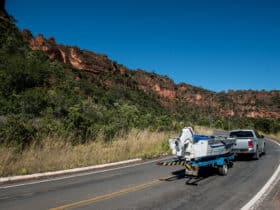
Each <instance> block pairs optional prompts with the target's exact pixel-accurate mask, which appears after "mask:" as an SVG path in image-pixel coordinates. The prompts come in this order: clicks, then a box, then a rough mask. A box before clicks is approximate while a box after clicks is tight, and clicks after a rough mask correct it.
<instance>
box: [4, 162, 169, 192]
mask: <svg viewBox="0 0 280 210" xmlns="http://www.w3.org/2000/svg"><path fill="white" fill-rule="evenodd" d="M170 158H171V157H165V158H159V159H156V160H151V161H145V162H142V163H136V164H132V165H127V166H121V167H117V168H110V169H105V170H100V171H92V172H84V173H82V172H83V171H85V170H83V171H80V172H81V173H82V174H73V175H68V176H67V174H66V176H63V177H57V178H49V179H45V180H38V181H33V182H27V183H22V184H11V185H7V186H2V187H0V189H8V188H14V187H21V186H27V185H33V184H39V183H45V182H52V181H59V180H63V179H70V178H74V177H81V176H88V175H92V174H99V173H104V172H108V171H115V170H120V169H125V168H131V167H136V166H139V165H145V164H149V163H154V162H158V161H160V160H165V159H170ZM141 160H142V159H140V158H138V159H132V160H129V162H126V163H132V162H133V161H134V162H136V161H141ZM121 162H122V163H121ZM123 162H125V161H120V162H115V163H108V164H104V165H106V166H103V165H96V166H89V167H91V169H100V168H103V167H107V166H108V165H109V164H111V165H110V166H114V165H119V164H124V163H123ZM112 164H113V165H112ZM100 166H103V167H100ZM89 167H86V168H89ZM94 167H95V168H94ZM78 169H79V168H78ZM70 170H72V169H70ZM87 170H89V169H87ZM67 171H68V170H67ZM75 172H79V171H75ZM46 173H52V172H46ZM31 175H32V174H31ZM61 175H62V174H61ZM49 176H51V174H50V175H49ZM43 177H45V176H43ZM6 178H8V177H6ZM34 178H38V177H34ZM1 179H4V178H0V183H1Z"/></svg>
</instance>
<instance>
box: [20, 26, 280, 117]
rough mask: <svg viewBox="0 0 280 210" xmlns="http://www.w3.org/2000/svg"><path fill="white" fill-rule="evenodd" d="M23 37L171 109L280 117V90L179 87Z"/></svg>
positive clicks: (151, 75) (53, 57)
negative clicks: (183, 106) (180, 107)
mask: <svg viewBox="0 0 280 210" xmlns="http://www.w3.org/2000/svg"><path fill="white" fill-rule="evenodd" d="M22 37H23V40H24V41H25V42H27V43H28V45H29V47H30V48H31V49H32V50H42V51H44V52H46V54H47V55H48V56H49V59H50V60H51V61H59V62H62V63H64V64H68V65H71V66H72V67H74V68H76V69H80V70H81V71H87V72H91V73H93V74H104V73H106V74H112V76H114V75H115V76H116V77H117V75H118V77H122V78H123V80H125V81H127V82H126V83H125V84H123V85H130V86H131V87H132V86H133V87H132V88H138V89H140V90H143V91H144V92H146V93H149V94H156V95H158V97H159V101H160V102H161V104H162V105H164V106H165V107H167V108H169V109H171V110H173V109H174V106H175V104H177V105H178V104H188V105H189V106H193V107H197V108H199V109H201V110H212V112H214V113H215V114H216V115H218V116H221V117H231V116H239V117H243V116H246V117H251V118H280V91H276V90H275V91H252V90H247V91H233V90H230V91H228V92H220V93H216V92H212V91H209V90H206V89H203V88H199V87H195V86H192V85H188V84H185V83H180V84H175V83H174V82H173V81H172V80H171V79H170V78H168V77H166V76H160V75H157V74H155V73H148V72H146V71H144V70H135V71H131V70H129V69H127V68H126V67H124V66H122V65H119V64H117V63H116V62H114V61H111V60H110V59H109V58H108V57H107V56H106V55H103V54H96V53H94V52H90V51H87V50H81V49H79V48H78V47H72V46H64V45H61V44H57V43H56V41H55V39H54V38H53V37H51V38H48V39H46V38H44V37H43V35H41V34H39V35H37V36H36V37H33V35H32V34H31V32H30V31H28V30H23V31H22ZM103 84H104V85H105V86H107V87H112V86H113V85H114V82H113V81H112V80H110V79H108V80H104V81H103Z"/></svg>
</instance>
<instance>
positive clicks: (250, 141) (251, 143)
mask: <svg viewBox="0 0 280 210" xmlns="http://www.w3.org/2000/svg"><path fill="white" fill-rule="evenodd" d="M248 147H249V148H253V147H254V144H253V141H252V140H249V141H248Z"/></svg>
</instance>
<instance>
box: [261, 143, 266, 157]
mask: <svg viewBox="0 0 280 210" xmlns="http://www.w3.org/2000/svg"><path fill="white" fill-rule="evenodd" d="M262 154H263V155H265V154H266V150H265V143H264V144H263V151H262Z"/></svg>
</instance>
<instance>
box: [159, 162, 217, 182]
mask: <svg viewBox="0 0 280 210" xmlns="http://www.w3.org/2000/svg"><path fill="white" fill-rule="evenodd" d="M172 174H173V175H174V176H172V177H169V178H167V179H164V180H163V181H174V180H178V179H187V181H186V185H193V186H197V185H198V183H199V182H200V181H202V180H205V179H207V178H208V177H211V176H216V175H217V169H215V168H207V167H205V168H200V169H199V175H198V176H192V175H186V174H185V169H182V170H178V171H174V172H172Z"/></svg>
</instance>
